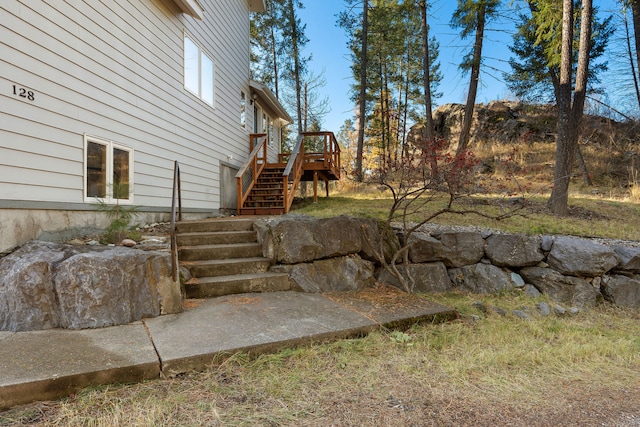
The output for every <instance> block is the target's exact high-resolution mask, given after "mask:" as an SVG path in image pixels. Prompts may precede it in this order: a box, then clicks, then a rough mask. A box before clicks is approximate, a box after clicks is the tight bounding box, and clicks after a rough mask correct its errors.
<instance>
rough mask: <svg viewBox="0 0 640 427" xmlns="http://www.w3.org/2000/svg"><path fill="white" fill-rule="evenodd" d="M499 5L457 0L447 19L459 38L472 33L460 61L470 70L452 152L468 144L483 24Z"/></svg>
mask: <svg viewBox="0 0 640 427" xmlns="http://www.w3.org/2000/svg"><path fill="white" fill-rule="evenodd" d="M499 5H500V0H458V8H457V9H456V11H455V12H454V14H453V18H452V19H451V25H452V26H453V27H454V28H460V29H461V32H460V37H462V38H463V39H464V38H467V37H468V36H470V35H471V34H472V33H475V41H474V43H473V50H472V52H471V53H470V54H468V55H466V56H465V58H464V60H463V62H462V64H460V68H461V69H462V70H464V71H470V81H469V91H468V92H467V103H466V105H465V109H464V118H463V120H462V130H461V131H460V139H459V141H458V148H457V149H456V155H461V154H462V153H464V151H465V150H466V149H467V145H469V138H470V133H471V123H472V120H473V110H474V107H475V103H476V95H477V93H478V83H479V82H480V64H481V63H482V45H483V40H484V31H485V26H486V23H487V21H488V20H489V19H490V18H491V17H492V16H493V15H494V14H495V13H496V12H497V9H498V6H499Z"/></svg>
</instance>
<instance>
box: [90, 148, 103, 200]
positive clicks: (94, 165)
mask: <svg viewBox="0 0 640 427" xmlns="http://www.w3.org/2000/svg"><path fill="white" fill-rule="evenodd" d="M106 196H107V147H106V146H105V145H102V144H96V143H95V142H89V143H87V197H99V198H104V197H106Z"/></svg>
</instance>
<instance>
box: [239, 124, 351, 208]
mask: <svg viewBox="0 0 640 427" xmlns="http://www.w3.org/2000/svg"><path fill="white" fill-rule="evenodd" d="M251 148H252V150H251V154H250V155H249V160H248V161H247V163H246V164H245V166H244V167H243V168H242V169H241V170H240V171H239V172H238V174H237V175H236V179H237V186H238V214H239V215H277V214H283V213H287V212H289V209H290V208H291V204H292V203H293V196H294V194H295V191H296V189H297V188H298V185H299V183H300V182H302V181H311V182H313V183H314V185H313V189H314V191H313V194H314V200H317V198H318V182H319V181H324V182H325V187H326V189H327V190H326V191H327V197H328V196H329V187H328V185H327V184H328V183H329V181H336V180H339V179H340V146H339V145H338V142H337V141H336V138H335V135H334V134H333V133H332V132H308V133H304V134H302V135H300V136H299V137H298V140H297V141H296V145H295V147H294V148H293V150H292V151H291V153H286V154H280V155H279V156H278V163H267V138H266V135H264V134H259V135H251ZM307 148H308V149H307Z"/></svg>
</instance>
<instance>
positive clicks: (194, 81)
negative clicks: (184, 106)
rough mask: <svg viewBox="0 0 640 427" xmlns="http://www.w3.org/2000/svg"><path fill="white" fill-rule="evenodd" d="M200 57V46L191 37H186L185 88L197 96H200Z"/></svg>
mask: <svg viewBox="0 0 640 427" xmlns="http://www.w3.org/2000/svg"><path fill="white" fill-rule="evenodd" d="M199 56H200V52H199V49H198V46H197V45H196V44H195V43H194V42H192V41H191V40H190V39H189V37H187V36H185V37H184V87H186V88H187V89H188V90H190V91H191V92H193V93H195V94H196V95H199V94H200V91H199V90H198V88H199V84H198V80H199V73H200V66H199Z"/></svg>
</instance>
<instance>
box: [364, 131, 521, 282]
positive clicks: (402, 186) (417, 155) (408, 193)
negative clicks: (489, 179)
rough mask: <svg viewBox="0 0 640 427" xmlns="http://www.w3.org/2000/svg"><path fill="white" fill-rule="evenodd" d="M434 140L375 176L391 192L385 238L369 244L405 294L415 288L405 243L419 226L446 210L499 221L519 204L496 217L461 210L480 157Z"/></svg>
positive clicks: (474, 186) (472, 187)
mask: <svg viewBox="0 0 640 427" xmlns="http://www.w3.org/2000/svg"><path fill="white" fill-rule="evenodd" d="M432 144H433V145H432V146H431V147H426V145H425V147H426V148H427V149H424V150H422V151H421V152H418V151H417V150H414V151H413V152H409V153H406V154H405V156H404V157H403V158H401V159H399V160H397V161H392V162H389V163H388V164H387V165H386V166H385V167H384V168H381V169H379V170H378V171H377V174H376V175H375V176H374V177H373V179H374V180H375V182H376V183H377V184H378V185H381V186H383V187H384V188H385V189H387V190H389V191H390V192H391V195H392V197H393V203H392V205H391V208H390V209H389V212H388V214H387V217H386V219H385V220H384V221H382V225H381V227H382V230H381V233H382V235H383V236H384V238H383V239H381V241H380V244H379V245H373V244H371V242H369V243H370V245H371V246H372V247H373V249H374V252H375V256H376V258H377V260H378V261H379V262H380V263H381V264H382V266H383V268H385V269H386V270H387V271H388V272H389V273H390V274H392V275H393V276H394V277H395V278H397V279H398V281H399V282H400V284H401V285H402V287H403V289H404V290H405V291H407V292H409V293H411V292H413V291H414V289H415V280H414V278H413V277H412V276H411V271H410V269H409V268H407V267H408V266H409V264H410V259H409V251H410V249H411V246H412V244H411V243H408V242H410V237H411V235H412V234H413V233H414V232H416V231H417V230H418V229H419V228H420V227H422V226H423V225H424V224H426V223H428V222H430V221H432V220H433V219H435V218H436V217H438V216H440V215H443V214H445V213H446V214H457V215H465V214H476V215H480V216H483V217H488V218H493V219H498V220H499V219H503V218H506V217H509V216H512V215H514V214H515V213H516V211H517V210H518V209H520V208H521V207H522V205H520V206H519V207H516V208H514V209H513V210H511V211H509V212H503V213H502V214H501V215H498V216H491V215H488V214H486V213H484V212H481V211H478V210H473V209H471V210H470V209H463V208H462V207H461V205H460V203H458V202H459V201H460V199H462V198H465V197H468V196H470V195H471V194H474V193H478V192H479V190H480V189H479V187H478V185H477V182H478V176H477V174H478V172H477V167H476V166H477V165H478V163H479V162H478V159H477V158H476V157H475V156H474V155H473V153H472V152H471V151H469V150H463V151H462V152H461V153H458V154H457V155H455V154H452V153H450V152H448V151H445V150H447V149H448V143H447V142H446V141H444V140H438V141H435V142H433V143H432ZM433 147H437V150H434V149H433ZM363 234H364V235H365V236H367V235H368V233H363ZM400 266H403V267H404V268H399V267H400Z"/></svg>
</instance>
